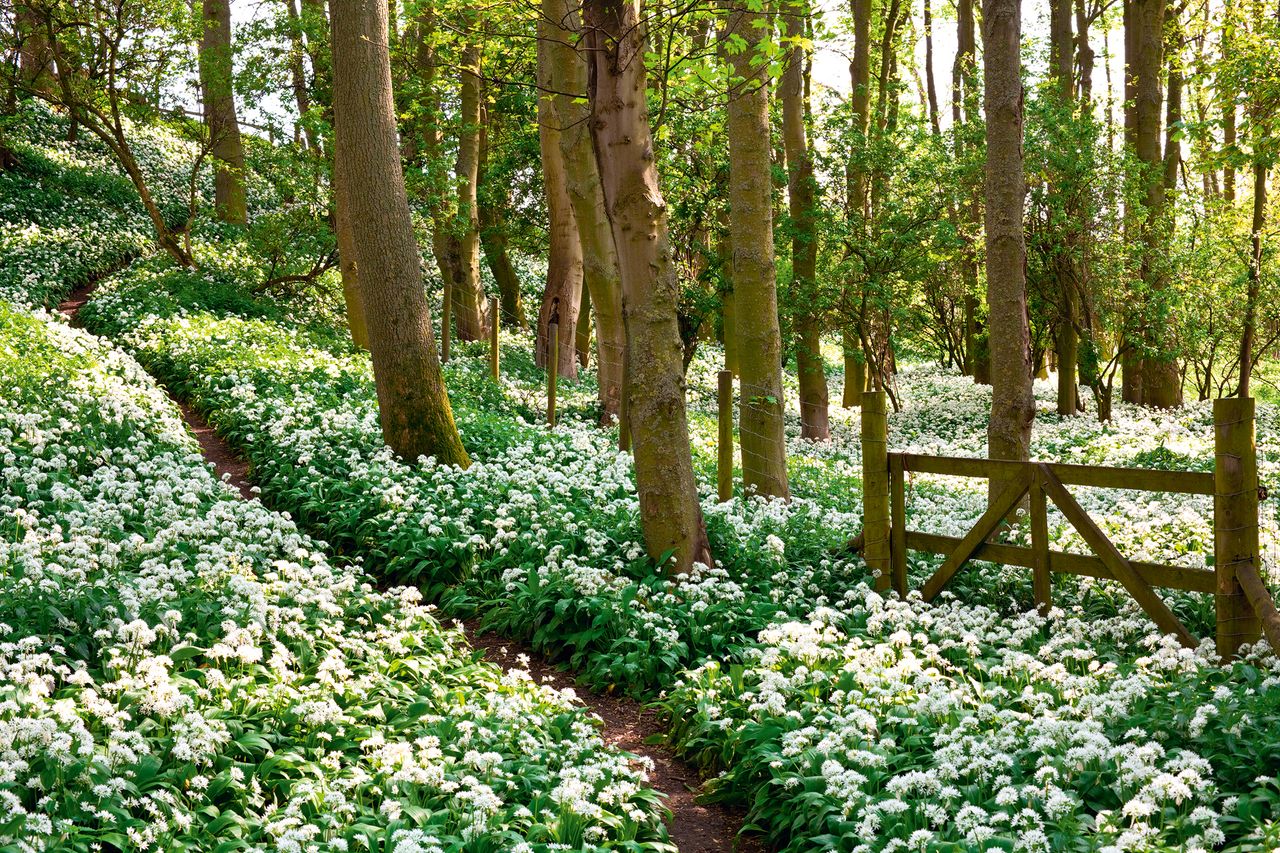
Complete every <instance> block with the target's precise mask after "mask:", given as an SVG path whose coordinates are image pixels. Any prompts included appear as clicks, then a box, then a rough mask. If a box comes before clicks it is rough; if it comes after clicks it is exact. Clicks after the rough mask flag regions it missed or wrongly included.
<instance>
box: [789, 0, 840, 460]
mask: <svg viewBox="0 0 1280 853" xmlns="http://www.w3.org/2000/svg"><path fill="white" fill-rule="evenodd" d="M786 13H787V25H786V35H787V37H788V38H789V39H794V40H795V41H794V42H793V47H792V48H791V55H790V57H789V59H788V62H787V67H786V70H784V71H783V74H782V83H781V87H780V89H781V91H780V94H781V96H782V138H783V142H784V144H785V146H786V152H787V199H788V202H789V205H790V214H791V279H792V288H791V289H792V302H793V304H794V305H795V306H796V308H795V311H796V315H795V327H796V372H797V374H798V378H799V381H800V435H801V436H802V437H803V438H808V439H811V440H814V441H826V440H827V439H828V438H830V437H831V429H830V425H829V419H828V418H829V416H828V392H827V369H826V368H827V365H826V362H825V361H824V360H823V358H822V315H821V312H820V305H821V300H820V297H819V294H818V223H817V200H816V196H817V182H816V181H815V180H814V175H813V154H812V152H810V150H809V140H808V139H807V137H806V134H805V122H806V119H807V118H808V116H809V99H808V97H807V96H806V93H807V90H808V85H807V81H806V77H807V75H808V56H807V51H805V50H804V48H803V47H801V46H800V44H799V42H800V40H802V39H803V38H804V36H805V24H806V23H807V21H808V19H809V6H808V2H807V0H799V2H797V3H796V4H795V5H794V6H792V7H789V8H788V9H787V10H786Z"/></svg>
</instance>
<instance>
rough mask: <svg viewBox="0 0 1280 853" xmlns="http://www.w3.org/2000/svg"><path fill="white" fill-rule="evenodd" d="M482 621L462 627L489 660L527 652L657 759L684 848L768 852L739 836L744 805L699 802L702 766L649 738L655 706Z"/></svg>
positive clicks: (615, 740) (609, 725)
mask: <svg viewBox="0 0 1280 853" xmlns="http://www.w3.org/2000/svg"><path fill="white" fill-rule="evenodd" d="M478 624H479V620H477V619H469V620H467V621H466V622H464V623H463V627H464V628H465V629H466V632H467V639H469V640H470V641H471V645H472V646H474V647H475V648H477V649H483V650H484V656H485V658H486V659H487V660H489V661H492V662H493V663H496V664H497V665H498V666H500V667H502V668H503V669H504V670H509V669H524V668H525V667H524V664H523V663H522V662H521V661H520V657H521V656H522V655H523V656H527V657H528V661H529V665H528V669H529V673H530V674H531V675H532V676H533V679H534V681H536V682H538V683H540V684H548V685H550V686H552V687H555V688H557V689H563V688H565V687H574V689H575V691H576V692H577V694H578V698H579V699H580V700H581V701H582V703H583V704H584V705H586V706H587V708H589V709H590V710H591V711H593V712H594V713H595V714H597V715H599V717H600V719H602V720H604V739H605V741H606V742H607V743H609V744H611V745H613V746H616V747H617V748H618V749H621V750H625V751H627V752H633V753H635V754H636V755H642V756H645V757H646V758H649V759H651V760H652V761H653V771H652V772H651V773H650V774H649V784H650V785H651V786H652V787H653V788H654V789H656V790H658V791H661V792H662V793H663V794H666V795H667V808H669V809H671V822H670V823H669V824H668V828H669V829H670V831H671V840H672V841H674V842H675V843H676V846H677V847H679V848H680V853H729V851H735V850H736V851H741V853H764V850H765V847H764V846H763V845H762V844H761V843H760V841H759V840H758V839H756V838H749V837H744V838H742V839H738V838H737V836H738V831H739V830H740V829H742V823H743V818H744V817H745V816H746V810H745V809H741V808H733V807H730V806H726V805H723V804H720V803H712V804H707V805H703V804H701V803H699V802H697V798H696V794H695V793H694V791H693V790H692V789H695V788H697V787H698V784H699V782H700V781H701V780H700V779H699V778H698V772H697V770H695V769H694V768H692V767H690V766H689V765H688V764H685V763H684V762H683V761H681V760H680V759H679V758H677V757H676V756H675V754H674V753H673V752H672V751H671V749H670V748H669V747H667V746H665V745H661V744H650V743H645V741H646V740H647V739H649V738H650V737H652V736H654V735H660V734H663V733H664V730H663V727H662V724H661V723H659V722H658V717H657V714H655V713H654V712H653V711H652V710H651V709H649V708H646V707H645V706H644V705H641V704H640V703H639V702H636V701H635V700H633V699H628V698H626V697H623V696H611V695H608V694H604V693H596V692H594V691H590V690H585V689H583V688H582V687H576V686H575V685H574V683H573V679H572V677H571V675H570V674H569V673H565V672H561V671H560V670H558V669H556V668H555V667H554V666H552V665H551V664H549V663H548V662H547V661H546V659H545V658H543V657H542V656H541V655H539V654H538V653H537V652H534V651H532V650H531V649H529V648H528V647H526V646H524V645H523V644H520V643H516V642H514V641H512V640H510V639H508V638H506V637H501V636H498V635H497V634H492V633H489V634H481V633H479V632H478V631H477V626H478ZM735 840H736V846H735Z"/></svg>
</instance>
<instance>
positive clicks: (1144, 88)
mask: <svg viewBox="0 0 1280 853" xmlns="http://www.w3.org/2000/svg"><path fill="white" fill-rule="evenodd" d="M1130 2H1131V3H1132V5H1133V10H1132V12H1131V17H1132V22H1133V24H1134V25H1135V27H1136V32H1135V33H1134V35H1133V51H1134V52H1133V53H1132V54H1128V53H1126V55H1125V61H1126V70H1127V71H1128V73H1129V75H1130V76H1131V77H1132V78H1133V90H1134V98H1135V101H1134V110H1133V122H1134V130H1133V139H1134V151H1135V153H1136V155H1137V158H1138V161H1139V163H1140V164H1141V165H1142V175H1141V178H1140V179H1141V181H1142V185H1141V188H1142V190H1143V196H1144V198H1143V202H1144V205H1145V207H1146V214H1145V217H1144V219H1143V221H1142V223H1141V225H1140V230H1141V241H1142V242H1141V245H1142V263H1141V278H1142V282H1143V285H1144V287H1145V289H1146V291H1147V293H1148V294H1152V295H1154V294H1156V293H1157V292H1158V291H1160V290H1163V289H1164V288H1165V287H1167V286H1168V276H1167V273H1166V272H1165V260H1164V255H1165V253H1166V248H1167V247H1166V243H1165V239H1166V237H1167V236H1168V228H1167V227H1166V223H1165V212H1164V211H1165V186H1164V152H1163V151H1162V146H1161V139H1160V124H1161V112H1162V110H1161V108H1162V107H1163V105H1164V99H1163V97H1162V93H1161V89H1162V87H1161V85H1160V81H1161V76H1162V74H1163V73H1164V37H1165V33H1164V24H1165V2H1166V0H1130ZM1144 344H1145V350H1146V351H1145V352H1144V353H1143V357H1142V364H1141V370H1142V384H1141V400H1140V402H1141V404H1142V405H1144V406H1150V407H1153V408H1171V407H1174V406H1179V405H1181V404H1182V377H1181V372H1180V371H1179V369H1178V363H1177V361H1176V359H1175V358H1174V357H1173V353H1172V352H1171V349H1172V345H1173V342H1172V340H1171V339H1170V334H1169V329H1168V328H1167V325H1166V324H1164V323H1156V324H1152V325H1149V326H1148V328H1147V334H1146V336H1145V341H1144Z"/></svg>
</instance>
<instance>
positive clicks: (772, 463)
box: [727, 0, 789, 498]
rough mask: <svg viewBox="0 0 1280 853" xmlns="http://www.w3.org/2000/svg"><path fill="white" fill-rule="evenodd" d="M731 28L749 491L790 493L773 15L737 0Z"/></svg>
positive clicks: (737, 275)
mask: <svg viewBox="0 0 1280 853" xmlns="http://www.w3.org/2000/svg"><path fill="white" fill-rule="evenodd" d="M729 8H730V14H729V23H728V29H727V34H732V35H734V36H737V37H738V38H740V39H742V40H743V41H744V42H745V43H746V46H745V49H743V50H741V51H739V52H738V53H736V54H733V55H732V56H730V64H731V66H732V68H733V76H732V80H731V83H730V95H729V107H728V119H727V132H728V135H729V221H730V227H731V228H732V229H733V236H734V240H733V289H734V293H735V294H736V296H737V298H738V303H737V307H738V314H737V333H738V345H739V351H738V371H739V376H740V377H741V381H740V386H739V387H740V389H741V391H740V394H739V398H740V402H739V414H738V429H739V440H740V442H741V448H742V480H743V483H744V484H745V486H746V487H747V489H748V490H752V489H754V490H755V491H756V492H757V493H758V494H762V495H767V496H769V497H782V498H785V497H788V496H789V491H788V488H787V445H786V438H785V436H784V434H783V405H784V400H785V397H784V396H783V392H782V336H781V334H780V332H779V330H778V293H777V282H776V275H777V269H776V266H775V261H774V255H773V206H772V205H773V200H772V197H771V196H772V193H771V188H770V183H769V182H770V177H771V174H772V168H771V158H770V150H769V149H770V129H769V90H768V88H767V85H768V78H767V74H766V72H767V69H768V62H767V60H765V59H764V57H763V56H761V55H760V44H761V41H762V39H763V38H764V37H765V31H764V29H763V28H764V26H765V25H766V23H767V16H766V15H765V13H763V12H756V11H751V9H750V8H749V6H747V5H739V4H738V3H737V2H735V0H731V2H730V5H729Z"/></svg>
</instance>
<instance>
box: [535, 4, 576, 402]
mask: <svg viewBox="0 0 1280 853" xmlns="http://www.w3.org/2000/svg"><path fill="white" fill-rule="evenodd" d="M553 26H554V24H552V23H550V22H548V21H542V22H539V27H540V29H542V30H544V31H545V30H547V29H549V28H550V27H553ZM565 49H571V48H567V47H566V46H564V45H561V44H560V43H559V42H557V41H556V39H555V37H554V35H553V34H550V33H548V34H546V35H544V36H543V37H542V38H540V39H538V83H539V88H540V89H541V90H542V91H543V92H548V93H549V92H553V91H554V89H553V85H552V80H551V65H552V63H553V62H554V61H555V58H554V57H553V56H552V52H553V51H557V50H565ZM556 107H557V104H556V100H555V99H554V96H553V95H550V94H540V96H539V98H538V143H539V146H540V148H541V150H542V186H543V192H544V195H545V197H546V201H547V241H548V247H547V280H546V283H545V286H544V287H543V289H542V307H541V309H540V310H539V311H538V330H537V331H538V338H537V346H536V349H535V351H534V352H535V357H536V360H537V363H538V364H539V365H541V366H545V365H546V364H547V363H548V361H549V358H550V354H549V353H548V351H547V350H548V347H549V346H550V338H549V337H548V332H547V327H548V325H549V324H550V323H553V322H554V323H556V324H557V327H558V329H559V332H558V335H557V347H558V350H559V351H558V352H557V353H556V364H557V365H558V370H559V372H560V375H561V376H564V377H567V378H574V377H576V376H577V375H578V359H577V353H576V348H575V338H574V332H575V331H576V329H577V325H578V308H579V306H580V305H581V303H582V275H583V266H582V242H581V241H580V240H579V239H578V223H577V219H576V217H575V216H574V213H573V203H572V202H571V201H570V200H569V178H568V175H567V173H566V171H565V162H564V153H563V152H562V151H561V150H560V129H561V128H562V127H567V126H568V122H566V121H565V120H564V119H562V118H561V117H560V115H559V111H558V110H557V108H556Z"/></svg>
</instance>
